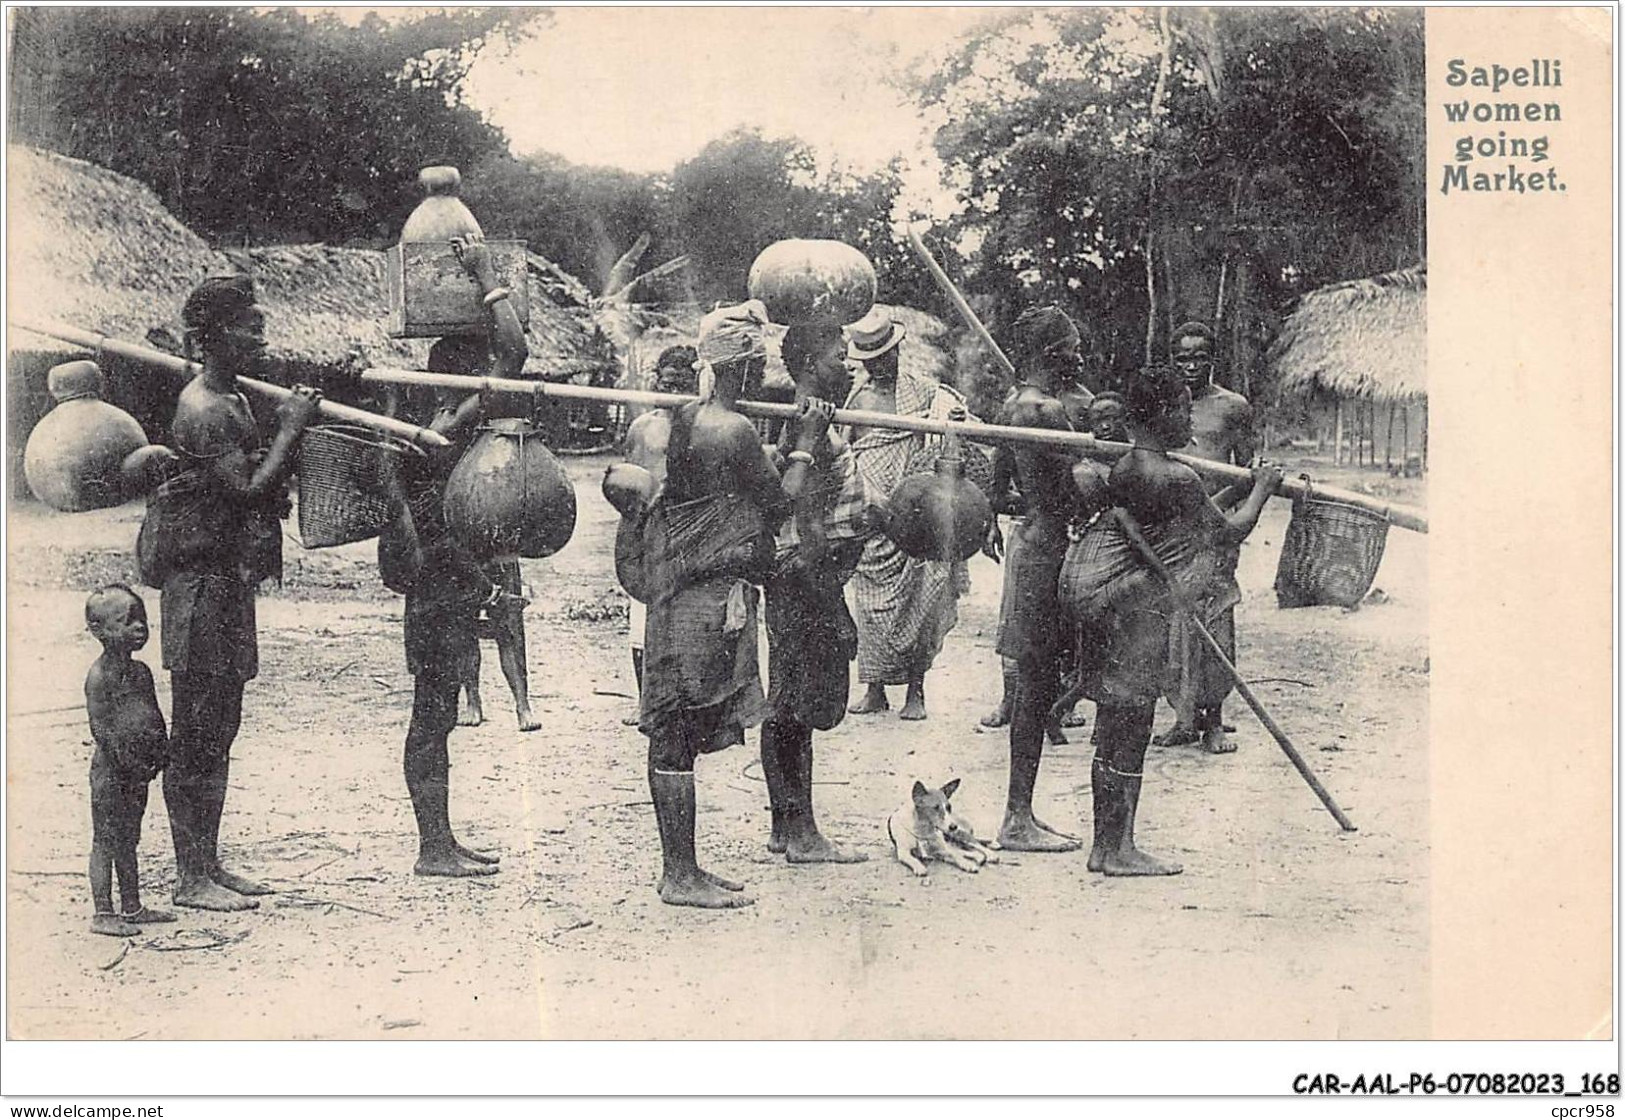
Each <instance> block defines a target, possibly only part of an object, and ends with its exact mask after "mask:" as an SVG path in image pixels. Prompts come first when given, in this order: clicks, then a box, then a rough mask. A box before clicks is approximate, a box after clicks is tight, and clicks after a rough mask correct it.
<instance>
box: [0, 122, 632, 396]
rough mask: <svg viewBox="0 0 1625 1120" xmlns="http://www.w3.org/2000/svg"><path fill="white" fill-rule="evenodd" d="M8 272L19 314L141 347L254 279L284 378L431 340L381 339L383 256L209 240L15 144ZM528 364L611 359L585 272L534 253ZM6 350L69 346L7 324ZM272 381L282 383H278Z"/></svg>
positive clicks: (553, 366) (124, 191)
mask: <svg viewBox="0 0 1625 1120" xmlns="http://www.w3.org/2000/svg"><path fill="white" fill-rule="evenodd" d="M6 170H7V186H8V191H9V200H10V229H9V230H8V231H7V232H8V234H9V237H8V252H7V262H6V263H7V275H8V277H9V278H10V285H9V286H10V292H9V296H10V309H11V314H12V316H13V317H21V316H34V317H41V318H52V319H59V320H63V321H66V322H68V323H71V324H73V325H75V326H80V327H85V328H87V329H90V330H94V331H97V332H99V333H101V334H106V335H110V336H113V337H116V338H122V339H128V340H130V341H132V342H140V341H142V340H143V339H145V338H146V337H147V336H148V333H149V332H151V331H154V330H159V331H163V332H166V333H167V334H168V335H169V336H170V337H171V338H173V339H179V338H180V337H181V336H182V333H183V332H182V330H181V325H180V312H181V305H182V304H183V303H184V302H185V300H186V295H187V293H188V292H189V291H191V289H192V288H193V286H195V285H196V284H197V283H198V281H200V280H202V279H203V278H204V277H205V276H208V275H210V274H211V273H219V272H227V271H232V270H234V269H235V270H240V271H244V272H247V273H248V274H249V275H251V276H252V277H254V281H255V287H256V290H257V292H258V295H259V299H260V303H261V306H262V307H263V309H264V311H265V319H266V326H265V331H266V341H267V342H268V343H269V351H270V352H269V357H270V358H271V360H272V361H273V362H275V363H278V364H279V365H281V366H282V367H284V370H285V372H286V374H287V375H288V376H289V377H292V376H309V375H311V374H312V372H314V371H316V370H320V369H322V368H323V367H332V366H335V365H337V364H339V363H341V362H343V361H344V360H345V357H346V355H347V354H348V353H349V352H350V351H352V350H357V349H359V350H360V351H361V352H362V353H363V354H364V355H365V356H366V358H367V360H368V361H369V362H371V363H373V364H376V365H386V364H389V365H408V366H411V367H413V368H418V369H421V368H423V364H424V362H425V361H426V359H427V356H428V343H427V342H426V341H422V340H415V339H414V340H400V339H393V338H391V337H390V336H389V333H388V330H387V329H386V324H387V321H388V302H387V300H388V295H387V288H386V286H385V279H384V254H383V253H381V252H377V251H374V250H368V249H340V248H335V247H333V246H329V245H279V246H272V247H269V248H259V249H226V250H223V251H218V252H217V251H215V250H212V249H210V248H209V246H208V245H207V244H205V243H204V242H203V240H202V239H201V238H199V237H198V236H197V235H196V234H194V233H192V231H190V230H188V229H187V228H186V227H185V226H184V225H182V224H181V223H180V222H179V221H178V220H177V219H176V218H175V217H174V216H173V215H172V214H170V213H169V212H168V211H167V210H165V209H164V207H163V205H162V204H161V203H160V202H159V201H158V197H157V195H155V194H154V193H153V192H152V191H151V190H149V189H148V188H147V187H145V186H142V185H141V184H140V183H138V182H136V181H135V180H133V179H129V178H126V177H125V176H123V175H118V174H115V173H114V172H111V171H108V170H106V169H105V168H101V167H97V166H96V165H95V164H91V163H86V162H84V161H83V160H76V159H69V158H67V157H66V156H60V155H57V154H55V153H54V152H45V151H40V150H37V149H34V148H28V147H24V146H21V145H12V146H11V147H10V149H9V151H8V160H7V169H6ZM528 263H529V281H530V327H529V331H528V341H529V343H530V349H531V359H530V362H529V363H528V364H527V366H526V369H527V371H528V372H530V373H533V374H535V375H537V376H554V377H556V376H560V375H562V374H564V373H572V372H583V371H586V370H589V369H592V368H594V367H600V366H603V365H604V364H606V363H613V361H614V353H613V350H612V349H611V348H610V347H609V345H608V343H607V341H606V340H605V339H604V338H603V336H602V335H601V334H600V333H599V332H598V330H597V326H596V324H595V323H594V322H593V319H592V315H591V312H590V311H589V310H588V309H587V303H588V300H589V298H590V294H589V293H588V292H587V289H586V287H585V286H584V285H582V284H581V282H580V281H579V280H576V279H575V278H574V277H571V276H569V275H567V274H566V273H564V272H563V271H562V270H560V269H559V268H558V266H557V265H554V264H553V263H552V262H550V261H547V260H545V259H543V258H541V257H538V256H535V255H534V254H532V255H531V257H530V259H529V262H528ZM10 347H11V349H12V350H13V351H19V350H39V351H45V352H58V351H61V352H66V351H70V350H73V349H74V348H73V347H70V346H67V345H66V344H60V343H56V342H54V341H51V340H49V339H43V338H41V337H40V336H37V335H32V334H27V333H25V332H22V331H15V332H12V333H11V336H10ZM279 379H280V378H279Z"/></svg>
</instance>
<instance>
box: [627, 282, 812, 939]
mask: <svg viewBox="0 0 1625 1120" xmlns="http://www.w3.org/2000/svg"><path fill="white" fill-rule="evenodd" d="M766 323H767V314H766V311H765V309H764V308H763V307H762V306H761V304H760V303H758V302H756V301H754V300H753V301H751V302H749V303H744V304H739V305H737V306H734V307H724V308H719V309H717V310H716V311H713V312H711V313H710V314H708V315H707V316H706V317H705V318H704V319H703V320H702V321H701V323H700V337H699V345H698V348H697V349H698V357H699V361H700V366H701V390H702V397H701V399H700V400H699V401H696V402H694V403H693V404H688V405H684V406H683V407H682V408H679V409H677V410H676V412H675V414H674V415H673V416H672V417H671V420H670V429H669V436H668V442H667V445H666V454H665V484H664V486H663V487H662V488H661V489H660V491H659V493H658V494H657V495H656V496H655V498H654V503H653V505H652V506H651V507H650V508H649V509H648V510H647V512H646V513H645V512H642V511H640V510H638V509H637V507H636V503H633V502H628V503H626V504H625V506H624V509H625V511H626V513H627V514H629V515H630V516H631V517H633V518H637V519H640V520H641V540H642V562H641V565H640V575H641V581H642V584H643V589H644V592H645V594H646V595H647V602H648V612H649V613H648V624H647V627H646V629H645V634H644V661H643V688H642V700H641V706H642V711H641V715H640V719H639V726H640V727H641V729H642V730H643V733H644V734H645V735H647V736H648V737H649V756H648V778H649V793H650V796H651V798H652V799H653V801H654V810H655V821H656V824H657V825H658V827H659V831H660V848H661V863H662V867H661V875H660V884H659V893H660V898H661V901H663V902H667V903H670V904H672V905H674V906H699V907H705V908H709V909H724V908H732V907H738V906H746V905H749V904H750V902H751V901H752V900H751V899H750V898H749V897H747V896H746V895H744V894H743V893H741V892H742V890H743V884H740V883H737V882H733V881H731V880H729V879H725V878H723V877H722V876H720V875H715V874H712V873H711V872H709V871H705V870H703V869H702V868H701V867H700V865H699V862H698V859H697V857H696V854H695V847H694V816H695V792H694V760H695V758H696V757H697V756H699V755H701V754H707V753H710V752H712V751H717V750H721V749H723V748H724V747H728V746H731V745H732V744H734V743H742V742H744V738H745V728H747V727H751V726H753V725H755V724H756V723H758V722H760V721H761V719H762V717H763V716H764V715H765V714H766V704H765V698H764V697H763V695H762V686H761V675H760V669H759V667H758V663H757V651H756V634H757V625H756V600H757V594H758V592H757V588H756V586H755V585H757V584H760V583H761V581H762V580H763V578H765V576H766V575H767V571H768V567H769V565H770V564H771V562H772V556H773V547H772V540H773V536H772V534H773V530H774V529H775V528H777V526H778V524H779V522H780V521H782V520H783V519H784V517H785V516H786V515H787V514H788V513H789V499H788V498H787V497H786V495H785V492H784V488H783V486H782V485H781V483H780V480H779V474H778V472H777V471H776V470H775V469H774V467H773V465H772V464H771V463H770V462H769V461H768V458H767V456H766V454H765V453H764V452H763V450H762V445H761V442H760V440H759V439H758V438H757V434H756V428H755V426H754V425H752V424H751V422H750V421H749V420H747V419H746V418H745V417H744V416H742V415H740V414H739V413H738V412H737V411H735V409H734V403H735V402H736V401H737V400H738V399H739V397H740V396H741V395H742V394H743V393H744V391H745V390H746V389H747V387H749V386H752V385H755V384H757V383H759V382H760V380H761V377H762V372H763V370H764V368H765V366H766V361H767V350H766V346H765V343H764V341H763V338H762V328H763V327H764V326H765V325H766Z"/></svg>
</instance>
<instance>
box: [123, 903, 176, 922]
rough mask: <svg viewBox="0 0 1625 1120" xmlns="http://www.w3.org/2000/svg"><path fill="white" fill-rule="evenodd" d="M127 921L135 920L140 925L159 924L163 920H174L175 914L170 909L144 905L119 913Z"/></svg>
mask: <svg viewBox="0 0 1625 1120" xmlns="http://www.w3.org/2000/svg"><path fill="white" fill-rule="evenodd" d="M119 917H120V918H122V919H124V920H125V921H126V922H134V923H135V924H136V925H138V926H145V925H157V924H160V923H163V922H173V921H174V920H175V915H173V914H171V913H170V912H169V911H168V910H154V909H153V908H152V907H150V906H143V907H142V908H141V909H139V910H134V911H130V910H127V911H125V912H124V913H122V914H120V915H119Z"/></svg>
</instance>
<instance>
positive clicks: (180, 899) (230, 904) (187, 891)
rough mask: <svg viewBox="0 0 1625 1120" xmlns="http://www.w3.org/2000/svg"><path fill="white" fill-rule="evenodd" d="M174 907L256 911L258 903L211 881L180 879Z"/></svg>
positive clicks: (207, 879)
mask: <svg viewBox="0 0 1625 1120" xmlns="http://www.w3.org/2000/svg"><path fill="white" fill-rule="evenodd" d="M175 905H176V906H185V907H188V908H189V909H192V910H219V911H225V912H229V911H234V910H258V909H259V905H260V904H259V903H258V902H255V901H254V900H253V899H252V898H245V897H243V896H242V895H240V894H238V893H237V892H236V891H234V890H228V889H227V888H226V887H223V886H221V885H220V884H219V883H217V882H215V881H214V880H213V879H209V878H195V879H182V880H181V881H180V882H178V883H176V884H175Z"/></svg>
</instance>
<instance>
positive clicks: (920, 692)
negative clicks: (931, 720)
mask: <svg viewBox="0 0 1625 1120" xmlns="http://www.w3.org/2000/svg"><path fill="white" fill-rule="evenodd" d="M897 718H898V719H906V720H922V719H924V718H925V685H924V684H923V683H921V682H918V681H916V682H915V683H913V684H911V685H909V686H908V697H907V698H906V699H905V700H904V702H903V710H902V711H900V712H898V713H897Z"/></svg>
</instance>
